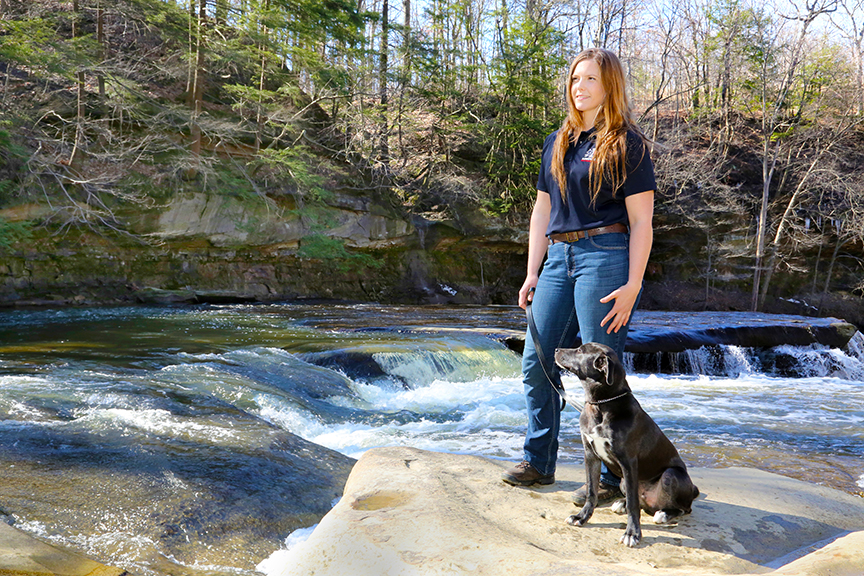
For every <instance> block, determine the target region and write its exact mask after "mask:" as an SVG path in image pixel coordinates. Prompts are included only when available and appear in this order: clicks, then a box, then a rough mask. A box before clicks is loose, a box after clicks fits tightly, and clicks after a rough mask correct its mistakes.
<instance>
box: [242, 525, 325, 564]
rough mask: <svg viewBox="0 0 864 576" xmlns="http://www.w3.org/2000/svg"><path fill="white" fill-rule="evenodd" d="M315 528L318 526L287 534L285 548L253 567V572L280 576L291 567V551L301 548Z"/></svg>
mask: <svg viewBox="0 0 864 576" xmlns="http://www.w3.org/2000/svg"><path fill="white" fill-rule="evenodd" d="M317 526H318V525H317V524H315V525H314V526H310V527H309V528H301V529H299V530H295V531H294V532H292V533H291V534H289V535H288V538H286V539H285V547H284V548H280V549H279V550H276V551H275V552H273V553H272V554H271V555H270V556H268V557H267V558H265V559H264V560H262V561H261V562H260V563H259V564H258V565H257V566H256V567H255V570H257V571H258V572H261V573H262V574H266V576H281V575H282V574H283V573H284V571H285V567H286V566H291V556H292V551H293V550H294V549H295V548H297V547H299V546H302V545H303V543H305V542H306V541H307V540H308V539H309V537H310V536H312V532H314V531H315V528H316V527H317Z"/></svg>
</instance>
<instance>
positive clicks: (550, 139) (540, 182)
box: [537, 130, 558, 192]
mask: <svg viewBox="0 0 864 576" xmlns="http://www.w3.org/2000/svg"><path fill="white" fill-rule="evenodd" d="M557 135H558V131H557V130H556V131H555V132H553V133H552V134H550V135H549V136H547V137H546V140H544V141H543V154H542V156H541V161H540V174H539V175H538V176H537V190H540V191H541V192H549V184H548V183H547V178H549V176H550V175H551V168H552V146H553V145H554V144H555V137H556V136H557Z"/></svg>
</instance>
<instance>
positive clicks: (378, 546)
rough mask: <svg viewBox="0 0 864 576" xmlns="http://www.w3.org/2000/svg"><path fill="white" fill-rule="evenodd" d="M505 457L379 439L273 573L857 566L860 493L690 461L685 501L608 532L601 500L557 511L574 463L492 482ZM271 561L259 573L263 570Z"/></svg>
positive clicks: (612, 519)
mask: <svg viewBox="0 0 864 576" xmlns="http://www.w3.org/2000/svg"><path fill="white" fill-rule="evenodd" d="M508 465H509V463H507V462H500V461H493V460H489V459H485V458H480V457H475V456H461V455H453V454H441V453H432V452H425V451H421V450H416V449H412V448H380V449H375V450H370V451H369V452H367V453H366V454H365V455H364V456H363V457H362V458H361V459H360V460H359V461H358V463H357V464H356V465H355V467H354V469H353V471H352V472H351V476H350V477H349V479H348V483H347V484H346V486H345V494H344V496H343V498H342V500H341V501H340V502H339V503H338V504H337V505H336V507H335V508H334V509H333V510H332V511H331V512H330V513H329V514H327V516H325V517H324V519H323V520H322V521H321V523H320V524H319V525H318V527H317V528H316V529H315V530H314V532H313V533H312V535H311V536H310V537H309V539H308V540H307V541H305V542H303V543H301V544H299V545H297V546H296V547H294V548H292V549H291V550H290V551H289V552H288V553H287V554H286V556H283V557H282V560H283V561H284V569H283V571H282V573H281V574H283V575H285V576H288V575H295V574H307V575H313V574H314V575H315V576H344V575H345V574H352V575H353V576H373V575H374V576H383V575H391V576H395V575H406V576H407V575H417V576H420V575H433V574H434V575H445V574H446V575H448V576H457V575H459V574H484V575H499V574H500V575H502V576H503V575H509V574H524V575H540V574H543V575H549V576H551V575H559V574H560V575H562V576H563V575H564V574H567V575H574V574H579V575H591V576H596V575H597V574H606V575H610V576H620V575H628V576H631V575H639V574H658V573H660V572H661V571H662V573H663V574H668V575H682V576H683V575H687V576H701V575H725V574H745V575H750V574H753V575H755V574H772V575H776V576H793V575H794V576H811V575H812V576H816V575H820V576H821V575H826V574H833V575H853V574H854V575H859V574H861V567H862V566H864V499H862V498H859V497H856V496H852V495H849V494H846V493H843V492H840V491H837V490H832V489H830V488H824V487H821V486H817V485H814V484H812V483H805V482H801V481H798V480H792V479H789V478H785V477H783V476H779V475H776V474H770V473H767V472H761V471H758V470H753V469H746V468H727V469H720V470H715V469H701V468H697V469H691V476H692V477H693V479H694V481H695V483H696V484H697V485H698V486H699V489H700V491H701V492H702V495H700V497H699V498H698V499H697V500H696V501H695V502H694V505H693V513H692V514H690V515H688V516H685V517H683V518H682V519H681V520H680V521H679V522H678V523H677V524H673V525H663V526H657V525H655V524H653V523H652V522H651V520H650V518H649V517H648V516H647V515H645V514H643V515H642V522H643V524H642V531H643V539H642V543H641V544H640V545H639V547H637V548H632V549H630V548H625V547H624V546H623V545H621V544H619V543H618V539H619V538H620V536H621V534H622V532H623V529H624V522H625V521H624V518H623V517H622V516H618V515H616V514H613V513H612V512H611V511H610V509H609V507H608V506H604V507H601V508H599V509H598V510H597V511H596V512H595V514H594V516H593V517H592V519H591V521H590V522H589V523H588V525H587V526H585V527H582V528H577V527H573V526H569V525H567V524H566V523H565V518H567V516H568V515H569V514H571V513H572V512H573V511H574V510H575V508H574V506H573V504H572V503H571V502H570V496H571V493H572V492H573V491H574V490H575V489H576V488H577V487H578V486H579V485H580V484H581V483H582V481H583V479H584V472H583V469H582V467H576V466H568V467H559V469H558V472H557V475H556V479H557V482H556V483H555V484H553V485H551V486H545V487H542V488H518V487H512V486H509V485H506V484H504V483H503V482H501V481H500V479H499V478H500V474H501V472H502V471H503V469H504V468H505V467H507V466H508ZM274 572H276V571H268V573H270V574H271V575H272V574H274Z"/></svg>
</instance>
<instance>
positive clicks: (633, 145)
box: [537, 128, 657, 236]
mask: <svg viewBox="0 0 864 576" xmlns="http://www.w3.org/2000/svg"><path fill="white" fill-rule="evenodd" d="M557 135H558V131H557V130H556V131H555V132H553V133H552V134H550V135H549V136H547V137H546V141H545V142H544V143H543V158H542V161H541V164H540V176H539V177H538V178H537V190H539V191H541V192H546V193H548V194H549V197H550V201H551V203H552V210H551V213H550V218H549V227H548V228H547V229H546V235H547V236H548V235H549V234H558V233H561V232H572V231H575V230H587V229H589V228H598V227H600V226H608V225H610V224H616V223H618V222H621V223H623V224H627V223H628V219H627V207H626V206H625V204H624V199H625V198H626V197H627V196H632V195H633V194H639V193H640V192H648V191H649V190H656V189H657V183H656V182H655V180H654V164H653V163H652V162H651V156H650V155H649V153H648V150H647V148H646V147H645V143H644V142H643V141H642V138H640V137H639V135H638V134H636V133H635V132H633V131H628V132H627V164H626V170H627V176H626V178H625V180H624V183H623V184H622V186H621V187H620V188H619V189H618V191H617V192H616V193H615V194H613V193H612V192H613V191H612V186H611V183H610V182H608V178H604V180H603V183H602V185H601V186H600V193H599V194H598V196H597V201H596V202H595V203H594V204H593V205H592V204H591V192H590V188H589V178H588V170H589V169H590V167H591V158H592V157H593V156H594V129H593V128H592V129H591V130H588V131H585V132H582V133H580V134H579V139H578V140H577V141H576V143H575V144H573V143H572V142H571V144H570V146H569V147H568V148H567V153H566V154H565V155H564V168H565V171H566V174H567V200H566V202H562V201H561V191H560V188H559V187H558V182H557V181H556V180H555V177H554V176H553V175H552V149H553V147H554V144H555V138H556V136H557Z"/></svg>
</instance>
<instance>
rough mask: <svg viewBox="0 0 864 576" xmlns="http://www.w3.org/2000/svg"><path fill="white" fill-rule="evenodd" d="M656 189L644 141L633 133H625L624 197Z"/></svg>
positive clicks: (652, 164)
mask: <svg viewBox="0 0 864 576" xmlns="http://www.w3.org/2000/svg"><path fill="white" fill-rule="evenodd" d="M656 189H657V182H656V180H655V179H654V163H653V162H652V161H651V153H650V152H649V151H648V148H647V147H646V146H645V141H644V140H642V138H641V137H640V136H639V135H638V134H636V133H635V132H627V178H626V179H625V181H624V186H623V187H622V192H623V194H624V196H625V197H627V196H632V195H633V194H639V193H641V192H648V191H649V190H656Z"/></svg>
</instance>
